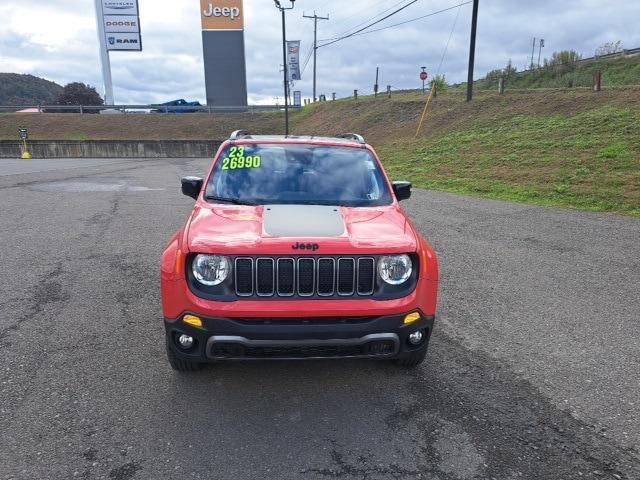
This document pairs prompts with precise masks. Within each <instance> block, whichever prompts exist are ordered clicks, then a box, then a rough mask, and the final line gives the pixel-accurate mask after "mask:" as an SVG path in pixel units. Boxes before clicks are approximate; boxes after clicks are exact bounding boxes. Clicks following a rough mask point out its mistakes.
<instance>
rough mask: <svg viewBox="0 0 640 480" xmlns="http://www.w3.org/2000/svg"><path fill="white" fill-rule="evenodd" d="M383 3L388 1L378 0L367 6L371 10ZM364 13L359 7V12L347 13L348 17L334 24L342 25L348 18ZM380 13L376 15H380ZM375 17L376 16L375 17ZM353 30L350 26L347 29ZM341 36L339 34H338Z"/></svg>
mask: <svg viewBox="0 0 640 480" xmlns="http://www.w3.org/2000/svg"><path fill="white" fill-rule="evenodd" d="M404 1H405V0H402V2H404ZM402 2H398V3H402ZM383 3H387V0H380V1H378V2H376V3H375V4H374V5H371V6H368V7H367V8H370V9H371V10H373V9H374V8H377V7H378V6H379V5H382V4H383ZM361 14H362V10H361V9H358V11H357V12H355V13H353V14H351V15H347V16H346V17H342V18H341V19H339V20H338V21H337V22H335V23H334V26H336V25H342V24H343V23H345V22H346V21H347V20H349V19H351V18H353V17H359V16H360V15H361ZM379 15H380V14H378V15H376V17H377V16H379ZM374 18H375V17H374ZM350 30H353V28H350V29H349V30H347V31H350ZM337 36H339V35H337Z"/></svg>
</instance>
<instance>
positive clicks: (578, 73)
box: [476, 57, 640, 90]
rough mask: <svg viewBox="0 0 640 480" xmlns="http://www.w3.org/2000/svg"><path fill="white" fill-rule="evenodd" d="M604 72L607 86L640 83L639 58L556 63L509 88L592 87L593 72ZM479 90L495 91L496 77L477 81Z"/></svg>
mask: <svg viewBox="0 0 640 480" xmlns="http://www.w3.org/2000/svg"><path fill="white" fill-rule="evenodd" d="M598 70H599V71H602V75H603V78H602V83H603V86H605V87H620V86H627V85H640V57H630V58H616V59H609V60H601V61H596V62H593V63H588V64H583V65H581V64H577V65H576V66H568V65H563V66H556V67H547V68H541V69H539V70H535V71H533V72H530V73H526V74H521V75H516V76H513V77H511V78H509V79H508V80H507V85H506V88H507V89H530V88H573V87H591V85H592V79H593V74H594V73H595V72H596V71H598ZM476 87H477V88H479V89H490V90H495V89H497V88H498V80H497V79H492V80H488V79H484V80H479V81H477V82H476Z"/></svg>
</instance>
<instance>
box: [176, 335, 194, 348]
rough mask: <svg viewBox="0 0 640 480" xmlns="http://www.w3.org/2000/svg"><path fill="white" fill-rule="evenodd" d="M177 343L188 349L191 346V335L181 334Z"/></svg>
mask: <svg viewBox="0 0 640 480" xmlns="http://www.w3.org/2000/svg"><path fill="white" fill-rule="evenodd" d="M178 343H179V344H180V346H181V347H182V348H184V349H185V350H188V349H190V348H191V347H193V337H192V336H191V335H185V334H182V335H180V336H179V337H178Z"/></svg>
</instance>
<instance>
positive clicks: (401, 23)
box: [319, 0, 473, 47]
mask: <svg viewBox="0 0 640 480" xmlns="http://www.w3.org/2000/svg"><path fill="white" fill-rule="evenodd" d="M470 3H473V0H468V1H467V2H463V3H459V4H457V5H453V6H451V7H447V8H444V9H442V10H438V11H437V12H432V13H429V14H427V15H422V16H420V17H416V18H412V19H409V20H405V21H404V22H399V23H394V24H393V25H387V26H386V27H381V28H376V29H374V30H367V31H366V32H361V33H356V34H354V35H351V36H353V37H358V36H360V35H367V34H369V33H374V32H381V31H382V30H387V29H388V28H393V27H398V26H400V25H405V24H407V23H411V22H417V21H418V20H422V19H424V18H428V17H432V16H434V15H438V14H439V13H443V12H448V11H449V10H453V9H454V8H458V7H462V6H464V5H468V4H470ZM325 45H329V44H328V43H327V44H324V45H319V47H324V46H325Z"/></svg>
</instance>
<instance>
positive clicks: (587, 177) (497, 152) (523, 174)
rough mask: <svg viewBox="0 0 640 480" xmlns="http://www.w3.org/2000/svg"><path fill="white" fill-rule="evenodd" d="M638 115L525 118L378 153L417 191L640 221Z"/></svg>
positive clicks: (610, 111) (611, 109) (610, 109)
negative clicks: (596, 212) (461, 195)
mask: <svg viewBox="0 0 640 480" xmlns="http://www.w3.org/2000/svg"><path fill="white" fill-rule="evenodd" d="M639 138H640V111H639V109H637V108H630V107H620V106H606V107H601V108H598V109H595V110H591V111H587V112H583V113H579V114H576V115H544V114H538V115H522V116H515V117H512V118H510V119H508V120H506V119H505V120H504V121H501V122H500V121H499V122H496V123H495V124H494V125H491V126H487V125H485V126H473V127H471V128H466V129H462V130H459V131H451V132H447V133H444V134H442V135H438V136H434V137H431V138H427V139H419V140H410V141H406V142H391V143H389V144H385V145H383V146H382V147H381V148H379V150H380V152H381V154H382V157H383V158H384V162H385V165H386V168H387V169H388V171H389V173H390V175H391V176H392V177H393V178H396V179H404V178H406V179H410V180H412V181H413V182H414V184H415V185H416V186H418V187H422V188H429V189H434V190H443V191H447V192H453V193H461V194H465V195H478V196H483V197H488V198H495V199H502V200H511V201H517V202H526V203H534V204H538V205H547V206H557V207H568V208H578V209H583V210H591V211H601V212H616V213H622V214H627V215H634V216H640V143H639V141H638V139H639Z"/></svg>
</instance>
